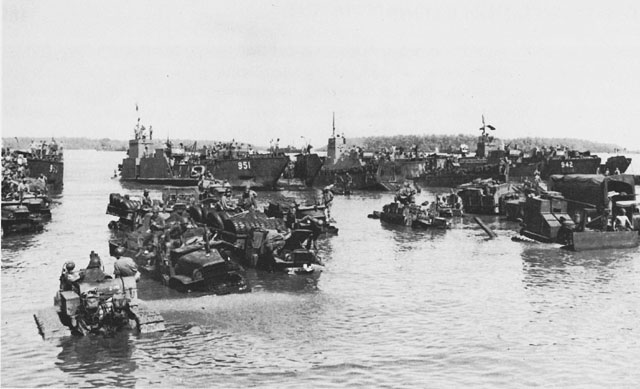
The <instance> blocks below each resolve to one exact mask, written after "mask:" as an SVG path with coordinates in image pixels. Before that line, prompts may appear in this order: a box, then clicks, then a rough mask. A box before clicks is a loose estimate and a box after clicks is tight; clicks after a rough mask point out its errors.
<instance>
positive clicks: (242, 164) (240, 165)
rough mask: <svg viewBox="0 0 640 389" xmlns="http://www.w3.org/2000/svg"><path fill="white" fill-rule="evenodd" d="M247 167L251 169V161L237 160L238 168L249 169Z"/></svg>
mask: <svg viewBox="0 0 640 389" xmlns="http://www.w3.org/2000/svg"><path fill="white" fill-rule="evenodd" d="M249 169H251V161H242V162H238V170H249Z"/></svg>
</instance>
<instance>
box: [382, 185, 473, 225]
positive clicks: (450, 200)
mask: <svg viewBox="0 0 640 389" xmlns="http://www.w3.org/2000/svg"><path fill="white" fill-rule="evenodd" d="M416 194H417V190H416V189H415V187H414V186H412V185H411V183H410V182H409V181H405V183H404V185H403V186H402V188H400V189H399V190H398V191H397V192H396V196H395V198H394V201H395V202H398V203H400V204H402V205H403V206H405V207H409V206H411V205H415V203H416ZM421 207H424V208H426V209H427V212H428V213H429V214H431V215H433V216H437V214H438V212H439V211H440V210H441V209H443V208H455V209H462V199H461V198H460V196H458V195H457V194H456V193H454V192H452V193H451V194H450V195H448V196H446V195H443V196H436V199H435V201H433V202H431V203H429V201H425V202H423V203H422V204H421Z"/></svg>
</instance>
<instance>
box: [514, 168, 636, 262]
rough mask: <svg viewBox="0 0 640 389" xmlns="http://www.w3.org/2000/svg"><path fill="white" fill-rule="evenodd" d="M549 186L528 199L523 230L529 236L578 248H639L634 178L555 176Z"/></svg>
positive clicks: (578, 249)
mask: <svg viewBox="0 0 640 389" xmlns="http://www.w3.org/2000/svg"><path fill="white" fill-rule="evenodd" d="M549 187H550V189H552V190H555V191H550V192H547V193H546V194H543V195H540V196H533V197H528V198H527V199H526V203H525V206H524V220H523V223H524V227H523V229H522V230H521V232H520V233H521V234H522V235H524V236H525V237H527V238H531V239H535V240H537V241H541V242H547V243H551V242H555V243H561V244H563V245H565V246H566V247H567V248H570V249H572V250H575V251H581V250H593V249H610V248H630V247H636V246H638V244H639V236H638V228H639V226H640V213H639V212H638V203H637V200H636V198H635V186H634V181H633V176H630V175H618V176H608V177H607V176H601V175H595V174H592V175H587V174H580V175H566V176H560V175H556V176H551V177H550V185H549ZM623 215H624V218H626V220H628V221H629V223H628V224H627V225H626V226H625V225H624V224H625V223H624V222H622V223H621V222H620V221H621V220H625V219H624V218H622V217H621V216H623ZM626 215H629V216H630V217H628V218H627V216H626ZM629 219H631V220H629Z"/></svg>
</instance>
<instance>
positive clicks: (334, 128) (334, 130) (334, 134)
mask: <svg viewBox="0 0 640 389" xmlns="http://www.w3.org/2000/svg"><path fill="white" fill-rule="evenodd" d="M332 136H333V137H334V138H335V137H336V113H335V112H333V135H332Z"/></svg>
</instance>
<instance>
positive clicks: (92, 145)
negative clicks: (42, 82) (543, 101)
mask: <svg viewBox="0 0 640 389" xmlns="http://www.w3.org/2000/svg"><path fill="white" fill-rule="evenodd" d="M32 140H34V141H36V143H38V142H40V141H41V140H44V141H46V142H49V141H51V138H37V137H36V138H31V137H14V138H9V137H5V138H2V144H3V147H11V148H18V149H26V148H28V147H29V145H30V144H31V141H32ZM55 140H56V142H58V143H60V142H63V144H64V148H65V149H67V150H77V149H82V150H103V151H126V150H127V149H128V147H129V142H128V141H126V140H120V139H110V138H102V139H92V138H84V137H61V138H55ZM157 141H158V142H161V140H157ZM477 141H478V136H477V135H471V134H458V135H434V134H431V135H392V136H366V137H358V138H349V137H347V143H348V144H349V145H357V146H361V147H363V148H364V149H365V150H380V149H382V148H385V147H386V148H391V147H392V146H396V147H404V148H409V147H412V146H414V145H415V146H418V150H419V151H424V152H435V151H436V149H437V150H438V151H440V152H450V151H457V150H458V149H459V148H460V145H462V144H466V145H467V146H468V147H469V150H470V151H475V150H476V143H477ZM171 142H172V143H173V144H174V145H176V146H177V145H178V144H180V143H182V144H183V145H184V146H185V147H187V148H192V147H194V146H196V147H197V148H202V146H207V147H209V146H212V145H213V144H215V143H216V141H211V140H197V141H195V140H190V139H172V140H171ZM494 143H495V144H498V145H500V144H501V143H504V144H505V145H510V147H512V148H513V147H514V146H515V145H517V146H518V148H521V149H525V150H526V149H531V148H533V147H534V146H538V147H542V146H566V147H568V148H569V149H571V150H579V151H591V152H594V153H597V152H600V153H614V152H616V151H628V150H626V149H625V148H623V147H620V146H619V145H616V144H613V143H601V142H593V141H589V140H586V139H575V138H540V137H522V138H514V139H500V138H495V139H494ZM244 144H246V143H243V145H244ZM254 148H255V149H259V150H266V149H267V147H266V146H255V145H254ZM314 150H315V151H320V150H326V146H322V147H316V148H314Z"/></svg>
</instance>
